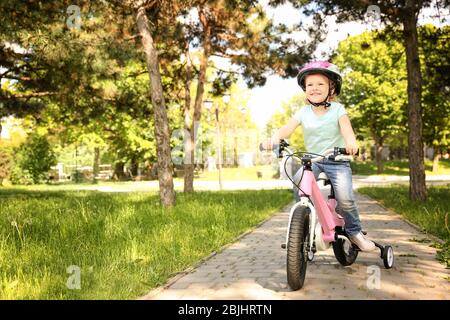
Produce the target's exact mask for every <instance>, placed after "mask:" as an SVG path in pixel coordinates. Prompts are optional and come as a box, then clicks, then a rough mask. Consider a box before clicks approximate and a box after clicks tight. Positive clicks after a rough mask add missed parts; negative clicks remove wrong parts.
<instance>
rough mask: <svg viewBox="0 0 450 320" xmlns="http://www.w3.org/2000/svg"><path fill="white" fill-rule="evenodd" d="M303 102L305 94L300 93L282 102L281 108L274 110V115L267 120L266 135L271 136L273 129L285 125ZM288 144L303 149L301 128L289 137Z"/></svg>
mask: <svg viewBox="0 0 450 320" xmlns="http://www.w3.org/2000/svg"><path fill="white" fill-rule="evenodd" d="M304 104H305V95H304V94H300V95H297V96H294V97H293V98H291V99H290V100H289V101H287V102H284V103H283V106H282V110H281V111H278V112H275V113H274V115H273V116H272V117H271V119H270V120H269V122H268V124H267V126H266V132H267V135H268V136H272V134H273V131H274V130H277V129H279V128H281V127H282V126H284V125H286V123H287V122H288V121H289V119H291V118H292V117H293V116H294V114H295V113H296V112H297V111H298V110H300V108H301V107H302V106H303V105H304ZM289 144H290V145H291V146H293V148H294V149H298V150H305V144H304V141H303V133H302V131H301V130H297V131H295V132H294V133H293V134H292V136H291V137H290V138H289Z"/></svg>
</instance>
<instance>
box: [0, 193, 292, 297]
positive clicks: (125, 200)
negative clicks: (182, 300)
mask: <svg viewBox="0 0 450 320" xmlns="http://www.w3.org/2000/svg"><path fill="white" fill-rule="evenodd" d="M291 198H292V195H291V193H290V192H288V191H286V190H273V191H267V190H266V191H235V192H198V193H195V194H192V195H185V194H177V206H176V207H175V208H173V209H163V208H161V206H160V205H159V197H158V196H157V194H155V193H142V192H141V193H139V192H138V193H120V194H117V193H114V194H106V193H99V192H90V191H79V192H77V191H58V192H51V191H30V190H25V189H11V188H6V189H0V299H134V298H137V297H140V296H142V295H144V294H146V293H147V292H148V291H149V290H150V289H152V288H154V287H157V286H159V285H161V284H164V283H165V282H166V281H167V279H168V278H169V277H171V276H173V275H174V274H176V273H177V272H180V271H182V270H184V269H186V268H187V267H189V266H191V265H192V264H194V263H195V262H197V261H199V260H200V259H201V258H203V257H205V256H207V255H208V254H210V253H211V252H213V251H215V250H218V249H219V248H221V247H222V246H223V245H225V244H227V243H230V242H231V241H232V240H233V239H235V237H236V236H238V235H239V234H242V233H243V232H245V231H247V230H249V229H251V228H253V227H254V226H255V225H256V224H257V223H259V222H260V221H262V220H264V219H265V218H267V217H269V216H270V215H271V214H272V213H273V212H275V211H277V210H279V209H280V208H281V207H283V206H284V205H286V204H287V203H289V201H291ZM73 265H74V266H78V267H79V268H80V271H81V289H79V290H76V289H72V290H71V289H68V288H67V286H66V284H67V282H68V280H69V277H71V275H72V274H71V273H68V272H67V268H68V267H70V266H73Z"/></svg>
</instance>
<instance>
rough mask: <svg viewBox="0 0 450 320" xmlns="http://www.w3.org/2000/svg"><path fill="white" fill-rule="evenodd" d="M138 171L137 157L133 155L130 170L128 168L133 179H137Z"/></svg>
mask: <svg viewBox="0 0 450 320" xmlns="http://www.w3.org/2000/svg"><path fill="white" fill-rule="evenodd" d="M138 169H139V161H138V158H137V156H135V155H134V156H133V157H132V158H131V168H130V171H131V175H132V176H133V178H135V177H137V175H138Z"/></svg>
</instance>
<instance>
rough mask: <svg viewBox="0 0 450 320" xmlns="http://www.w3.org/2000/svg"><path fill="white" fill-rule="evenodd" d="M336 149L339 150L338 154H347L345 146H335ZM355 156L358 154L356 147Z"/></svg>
mask: <svg viewBox="0 0 450 320" xmlns="http://www.w3.org/2000/svg"><path fill="white" fill-rule="evenodd" d="M337 149H338V152H339V153H340V154H343V155H349V154H348V153H347V151H346V150H345V148H337ZM355 156H359V148H358V151H356V153H355Z"/></svg>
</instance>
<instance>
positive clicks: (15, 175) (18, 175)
mask: <svg viewBox="0 0 450 320" xmlns="http://www.w3.org/2000/svg"><path fill="white" fill-rule="evenodd" d="M10 180H11V183H12V184H21V185H31V184H33V177H32V175H31V174H30V172H29V171H28V170H26V169H22V168H21V167H19V166H16V167H14V169H13V170H12V172H11V177H10Z"/></svg>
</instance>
